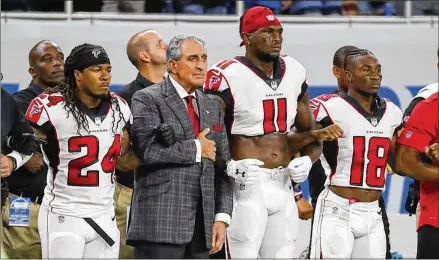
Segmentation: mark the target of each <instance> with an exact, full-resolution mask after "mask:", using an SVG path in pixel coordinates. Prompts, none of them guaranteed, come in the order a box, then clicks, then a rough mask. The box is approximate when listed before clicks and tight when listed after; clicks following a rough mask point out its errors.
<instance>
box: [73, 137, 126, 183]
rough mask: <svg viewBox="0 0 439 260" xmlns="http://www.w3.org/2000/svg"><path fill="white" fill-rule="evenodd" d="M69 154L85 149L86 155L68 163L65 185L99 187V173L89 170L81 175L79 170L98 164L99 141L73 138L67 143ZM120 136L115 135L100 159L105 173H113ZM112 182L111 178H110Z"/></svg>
mask: <svg viewBox="0 0 439 260" xmlns="http://www.w3.org/2000/svg"><path fill="white" fill-rule="evenodd" d="M68 148H69V152H70V153H74V152H81V149H82V148H86V149H87V154H86V155H84V156H82V157H79V158H76V159H73V160H71V161H70V162H69V165H68V173H67V184H68V185H69V186H99V171H96V170H89V171H87V172H86V173H85V174H82V175H81V170H82V169H84V168H86V167H89V166H91V165H93V164H95V163H99V139H98V138H97V137H96V136H93V135H89V136H74V137H71V138H70V139H69V141H68ZM120 149H121V148H120V135H115V136H114V140H113V144H112V145H111V147H110V148H109V149H108V151H107V153H106V154H105V156H104V158H103V159H102V161H101V162H100V163H101V167H102V170H103V171H104V172H105V173H111V174H113V173H114V168H115V167H116V161H117V157H118V156H119V154H120ZM111 182H113V176H111Z"/></svg>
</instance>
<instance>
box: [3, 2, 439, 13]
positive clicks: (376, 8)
mask: <svg viewBox="0 0 439 260" xmlns="http://www.w3.org/2000/svg"><path fill="white" fill-rule="evenodd" d="M1 2H2V3H1V10H2V11H39V12H64V1H63V0H2V1H1ZM244 3H245V8H246V9H247V8H250V7H252V6H255V5H262V6H266V7H268V8H270V9H272V11H273V12H275V13H277V14H285V15H308V16H319V15H380V16H402V15H404V7H405V1H379V0H370V1H357V0H339V1H317V0H303V1H301V0H287V1H285V0H283V1H282V0H278V1H276V0H244ZM235 7H236V1H235V0H73V10H74V12H119V13H185V14H216V15H225V14H234V13H235ZM438 14H439V1H437V0H429V1H412V15H438Z"/></svg>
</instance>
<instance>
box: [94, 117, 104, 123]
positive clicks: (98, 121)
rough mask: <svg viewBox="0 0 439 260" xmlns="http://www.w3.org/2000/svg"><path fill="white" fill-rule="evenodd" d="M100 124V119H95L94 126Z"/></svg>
mask: <svg viewBox="0 0 439 260" xmlns="http://www.w3.org/2000/svg"><path fill="white" fill-rule="evenodd" d="M101 123H102V121H101V118H100V117H96V118H95V124H97V125H100V124H101Z"/></svg>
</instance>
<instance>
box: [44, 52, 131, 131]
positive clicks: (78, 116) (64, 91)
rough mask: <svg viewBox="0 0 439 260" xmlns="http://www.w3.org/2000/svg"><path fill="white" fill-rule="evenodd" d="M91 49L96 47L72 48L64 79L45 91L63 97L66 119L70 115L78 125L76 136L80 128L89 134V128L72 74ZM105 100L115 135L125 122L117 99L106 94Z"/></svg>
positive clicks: (66, 62)
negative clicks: (108, 107)
mask: <svg viewBox="0 0 439 260" xmlns="http://www.w3.org/2000/svg"><path fill="white" fill-rule="evenodd" d="M93 47H96V46H94V45H91V44H87V43H86V44H82V45H79V46H76V47H75V48H73V50H72V52H71V53H70V55H69V56H68V57H67V59H66V61H65V63H64V79H63V80H62V81H61V82H60V83H59V84H58V85H57V86H56V87H54V88H50V89H47V90H46V92H47V93H48V94H50V93H59V94H61V95H62V96H63V97H64V108H65V110H66V111H67V118H68V117H69V116H70V114H71V115H72V116H73V117H74V118H75V120H76V123H77V124H78V129H77V130H76V132H77V133H78V135H82V134H81V132H80V130H81V128H83V129H84V130H85V131H86V132H87V133H88V134H90V128H89V125H88V120H87V118H86V116H85V114H84V112H83V111H82V109H81V105H82V102H81V100H80V99H79V97H78V91H79V89H78V86H77V85H76V79H75V74H74V72H75V70H77V69H76V68H75V67H76V66H75V65H76V62H77V60H78V59H80V58H81V57H83V55H84V53H85V52H86V51H90V50H91V48H93ZM107 98H108V100H109V102H110V107H111V112H112V115H113V121H112V129H111V130H112V132H113V134H116V133H117V129H118V128H119V124H120V123H121V121H123V124H124V125H126V123H127V120H126V119H125V117H124V116H123V113H122V111H121V110H120V106H119V102H118V100H117V97H115V96H112V95H110V93H108V96H107ZM113 104H115V108H114V107H113ZM116 112H117V113H118V114H119V120H118V121H117V122H116Z"/></svg>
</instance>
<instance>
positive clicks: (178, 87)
mask: <svg viewBox="0 0 439 260" xmlns="http://www.w3.org/2000/svg"><path fill="white" fill-rule="evenodd" d="M169 80H170V81H171V83H172V85H173V86H174V88H175V90H177V93H178V95H179V96H180V98H181V99H185V98H186V97H187V96H189V95H190V96H193V97H194V98H196V96H195V91H194V92H192V94H189V93H187V91H186V90H185V89H184V88H183V86H182V85H180V83H178V82H177V81H176V80H175V79H174V78H173V77H172V75H169Z"/></svg>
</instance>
